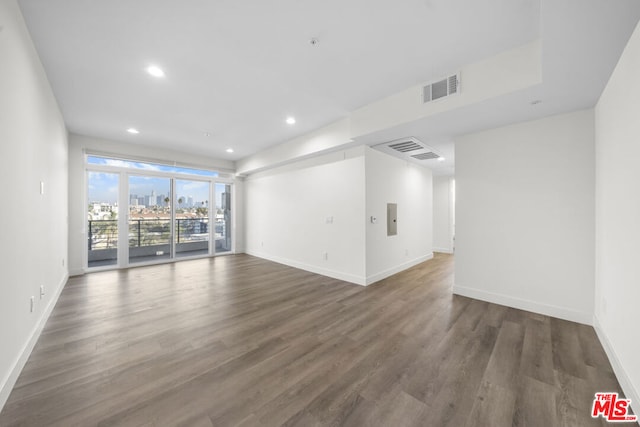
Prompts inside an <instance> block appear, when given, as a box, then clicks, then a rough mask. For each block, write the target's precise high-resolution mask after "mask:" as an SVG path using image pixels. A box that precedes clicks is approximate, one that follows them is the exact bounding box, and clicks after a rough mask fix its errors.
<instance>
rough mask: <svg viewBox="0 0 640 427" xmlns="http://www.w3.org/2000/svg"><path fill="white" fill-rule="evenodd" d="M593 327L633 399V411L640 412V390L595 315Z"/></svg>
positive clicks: (619, 378) (624, 390)
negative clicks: (632, 380) (635, 385)
mask: <svg viewBox="0 0 640 427" xmlns="http://www.w3.org/2000/svg"><path fill="white" fill-rule="evenodd" d="M593 328H594V329H595V330H596V335H598V338H599V339H600V343H601V344H602V347H603V348H604V352H605V353H607V357H608V358H609V363H611V367H612V368H613V372H614V373H615V374H616V378H617V379H618V382H619V383H620V387H622V391H623V392H624V395H625V397H626V398H627V399H631V408H632V409H633V413H634V414H640V394H639V393H638V390H636V388H635V387H634V386H633V382H631V379H630V378H629V375H628V374H627V371H626V370H625V369H624V367H623V366H622V363H620V359H618V355H617V354H616V352H615V350H614V349H613V345H611V341H609V338H608V337H607V334H606V333H605V332H604V329H602V324H601V323H600V320H599V319H598V317H597V316H595V315H594V316H593ZM599 391H600V390H599ZM602 391H611V390H602ZM639 424H640V423H639Z"/></svg>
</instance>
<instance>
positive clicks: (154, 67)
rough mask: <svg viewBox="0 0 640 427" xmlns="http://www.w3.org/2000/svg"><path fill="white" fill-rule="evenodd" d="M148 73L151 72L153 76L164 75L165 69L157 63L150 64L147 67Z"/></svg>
mask: <svg viewBox="0 0 640 427" xmlns="http://www.w3.org/2000/svg"><path fill="white" fill-rule="evenodd" d="M147 73H149V74H151V75H152V76H153V77H164V71H163V70H162V68H160V67H158V66H157V65H149V66H148V67H147Z"/></svg>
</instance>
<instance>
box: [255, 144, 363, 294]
mask: <svg viewBox="0 0 640 427" xmlns="http://www.w3.org/2000/svg"><path fill="white" fill-rule="evenodd" d="M364 168H365V160H364V148H363V147H359V148H355V149H350V150H346V151H340V152H336V153H332V154H326V155H323V156H319V157H315V158H313V159H308V160H303V161H300V162H297V163H295V164H291V165H287V166H283V167H280V168H277V169H273V170H269V171H266V172H261V173H258V174H255V175H251V176H250V177H248V178H247V180H246V181H245V183H244V192H245V209H246V212H245V227H246V228H245V250H246V252H247V253H249V254H251V255H256V256H259V257H262V258H266V259H270V260H273V261H276V262H281V263H283V264H287V265H291V266H294V267H298V268H302V269H305V270H308V271H313V272H316V273H319V274H324V275H326V276H330V277H335V278H338V279H342V280H347V281H350V282H354V283H358V284H364V279H365V255H364V247H365V224H364V216H365V213H364V209H365V202H364V200H365V177H364ZM328 219H329V220H328ZM325 253H326V254H327V259H324V254H325Z"/></svg>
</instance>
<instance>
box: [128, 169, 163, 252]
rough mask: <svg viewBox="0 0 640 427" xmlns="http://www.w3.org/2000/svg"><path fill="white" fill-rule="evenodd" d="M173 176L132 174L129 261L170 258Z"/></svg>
mask: <svg viewBox="0 0 640 427" xmlns="http://www.w3.org/2000/svg"><path fill="white" fill-rule="evenodd" d="M171 199H172V198H171V179H169V178H156V177H150V176H133V175H132V176H129V262H130V263H136V262H149V261H157V260H161V259H170V258H171V235H172V234H171V233H172V227H171Z"/></svg>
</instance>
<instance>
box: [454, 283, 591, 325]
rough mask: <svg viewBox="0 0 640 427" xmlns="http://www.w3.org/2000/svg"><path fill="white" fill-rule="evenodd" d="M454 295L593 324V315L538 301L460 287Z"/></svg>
mask: <svg viewBox="0 0 640 427" xmlns="http://www.w3.org/2000/svg"><path fill="white" fill-rule="evenodd" d="M453 293H454V294H456V295H461V296H464V297H469V298H474V299H479V300H482V301H487V302H490V303H494V304H499V305H506V306H507V307H513V308H518V309H520V310H526V311H532V312H534V313H539V314H544V315H546V316H552V317H557V318H560V319H564V320H569V321H571V322H577V323H582V324H585V325H590V326H591V324H592V322H593V315H592V313H583V312H581V311H576V310H572V309H570V308H566V307H558V306H555V305H549V304H542V303H539V302H536V301H531V300H526V299H522V298H517V297H513V296H510V295H504V294H497V293H494V292H489V291H485V290H481V289H475V288H469V287H465V286H460V285H456V284H454V285H453Z"/></svg>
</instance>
